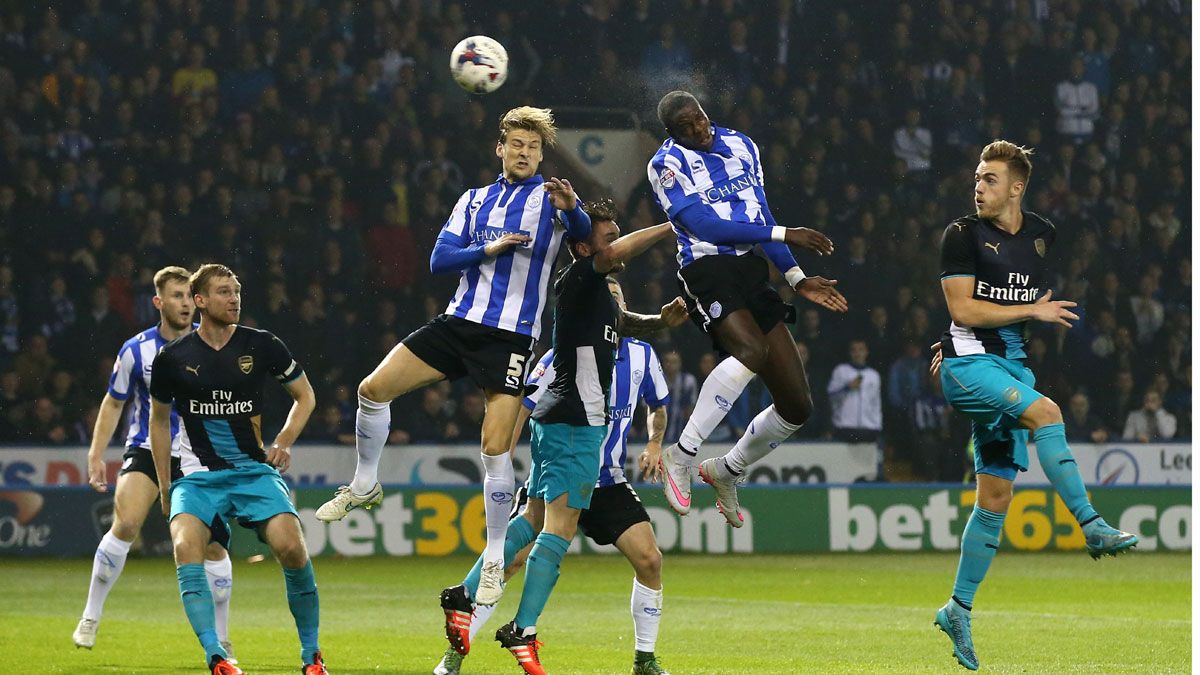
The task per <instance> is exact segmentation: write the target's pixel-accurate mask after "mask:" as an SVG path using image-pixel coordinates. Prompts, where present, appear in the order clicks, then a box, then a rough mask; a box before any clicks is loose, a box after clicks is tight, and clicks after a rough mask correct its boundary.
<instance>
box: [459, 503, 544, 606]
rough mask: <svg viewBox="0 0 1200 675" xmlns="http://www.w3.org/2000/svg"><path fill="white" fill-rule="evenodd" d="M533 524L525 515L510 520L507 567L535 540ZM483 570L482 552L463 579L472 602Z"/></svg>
mask: <svg viewBox="0 0 1200 675" xmlns="http://www.w3.org/2000/svg"><path fill="white" fill-rule="evenodd" d="M533 535H534V531H533V525H530V524H529V521H528V520H525V518H524V517H523V516H517V517H516V518H513V519H512V520H510V521H508V531H507V532H506V533H505V535H504V567H505V568H507V567H508V566H509V565H511V564H512V561H513V558H515V557H517V554H518V553H520V552H521V549H523V548H525V547H526V546H528V545H529V542H531V541H533ZM482 570H483V555H482V554H480V556H479V559H478V560H476V561H475V566H474V567H472V568H471V571H470V572H467V578H466V579H463V586H466V587H467V597H468V598H470V599H471V602H475V591H477V590H479V574H480V572H481V571H482Z"/></svg>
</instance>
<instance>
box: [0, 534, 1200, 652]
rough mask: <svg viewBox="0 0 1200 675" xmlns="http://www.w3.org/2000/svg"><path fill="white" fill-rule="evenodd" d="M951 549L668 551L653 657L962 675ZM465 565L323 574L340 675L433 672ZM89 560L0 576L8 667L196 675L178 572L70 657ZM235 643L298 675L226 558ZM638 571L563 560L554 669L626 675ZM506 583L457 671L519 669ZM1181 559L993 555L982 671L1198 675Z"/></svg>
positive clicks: (352, 565) (287, 648)
mask: <svg viewBox="0 0 1200 675" xmlns="http://www.w3.org/2000/svg"><path fill="white" fill-rule="evenodd" d="M957 561H958V556H957V554H948V553H947V554H942V553H929V554H924V553H922V554H824V555H791V556H783V555H744V556H742V555H730V556H700V555H685V556H668V557H666V558H665V559H664V563H663V579H664V589H665V601H664V609H663V619H662V628H661V632H660V634H659V637H658V648H657V650H656V651H657V653H658V655H659V656H660V658H661V662H662V663H663V665H664V666H665V667H666V668H667V669H668V670H669V671H670V672H671V673H673V675H685V674H687V673H720V674H727V673H876V672H880V673H955V672H966V671H964V670H963V669H962V668H961V667H960V666H959V665H958V664H957V662H956V661H955V660H954V657H953V656H952V655H951V648H950V642H949V640H948V639H947V638H946V636H945V635H943V634H942V633H941V632H940V631H938V630H937V629H936V628H934V627H933V625H932V624H933V616H934V613H935V612H936V611H937V609H938V607H940V606H941V605H942V604H943V603H944V602H945V601H946V599H947V598H948V597H949V594H950V589H951V585H952V583H953V578H954V571H955V566H956V564H957ZM472 562H473V561H472V560H470V559H467V558H465V557H452V558H437V559H431V558H357V559H318V560H316V561H315V562H314V564H315V566H316V575H317V584H318V586H319V588H320V594H321V647H322V650H323V651H324V654H325V659H326V665H327V666H328V668H329V670H330V673H332V674H333V675H349V674H365V673H429V672H431V671H432V669H433V667H434V665H435V664H436V663H437V662H438V660H439V659H440V658H441V655H442V653H443V651H444V650H445V648H446V640H445V637H444V636H443V629H442V621H443V615H442V612H441V609H440V607H439V605H438V593H439V591H440V590H441V589H442V588H443V587H445V586H451V585H454V584H457V583H459V582H460V581H461V579H462V577H463V575H464V574H465V573H466V571H467V569H468V567H469V566H470V564H471V563H472ZM91 564H92V563H91V561H90V560H65V561H64V560H16V559H7V560H4V561H3V563H0V570H2V572H3V576H2V577H0V578H2V579H3V581H2V586H0V587H2V588H3V589H4V590H3V601H2V602H0V653H2V654H3V655H4V658H5V661H6V667H5V670H6V671H8V672H40V673H155V674H162V673H181V672H192V673H203V672H207V669H206V668H205V665H204V661H203V658H204V657H203V654H202V651H201V649H200V647H199V644H198V643H197V641H196V638H195V636H194V635H193V634H192V631H191V629H190V627H189V626H188V624H187V619H186V618H185V616H184V613H183V606H182V603H181V602H180V600H179V590H178V586H177V585H176V581H175V568H174V565H173V563H172V562H171V561H170V560H168V559H165V558H152V559H146V558H131V559H130V560H129V562H128V564H127V565H126V567H125V571H124V574H123V575H122V576H121V578H120V580H119V581H118V582H117V585H116V587H115V588H114V589H113V591H112V593H111V594H110V595H109V597H108V603H107V605H106V607H105V612H104V617H103V619H102V621H101V623H100V631H99V635H98V639H97V641H96V647H95V649H94V650H92V651H88V650H85V649H76V648H75V646H74V645H73V644H72V642H71V631H72V630H74V628H75V624H76V622H77V621H78V620H79V615H80V613H81V611H82V610H83V605H84V601H85V600H86V594H87V588H88V580H89V576H90V574H91ZM233 578H234V588H233V600H232V609H231V613H230V638H231V640H232V641H233V644H234V648H235V650H236V653H237V656H238V658H239V659H240V660H241V667H242V668H243V669H245V670H246V672H247V673H295V672H298V668H299V665H300V660H299V643H298V641H297V638H296V631H295V627H294V624H293V623H292V617H291V614H289V613H288V609H287V601H286V598H285V597H284V588H283V576H282V574H281V573H280V571H279V567H278V565H277V564H276V563H275V562H273V561H272V560H270V559H268V560H266V561H263V562H258V563H250V562H248V561H246V560H243V559H236V558H235V561H234V574H233ZM632 581H633V572H632V569H631V568H630V567H629V564H628V563H627V562H626V561H625V560H624V558H621V557H618V556H568V557H567V559H566V560H565V561H564V564H563V570H562V576H561V577H560V579H559V582H558V586H557V588H556V589H555V592H554V595H553V596H552V597H551V598H550V604H549V606H548V607H547V609H546V612H545V613H544V614H543V615H542V618H541V620H540V621H539V622H538V637H539V639H541V640H542V641H543V642H544V643H545V644H544V646H543V648H542V652H541V656H542V663H543V665H544V666H545V668H546V669H547V671H548V672H550V673H554V674H556V675H557V674H559V673H563V674H567V673H606V674H608V673H628V672H629V669H630V667H631V665H632V662H633V654H634V647H633V624H632V619H631V618H630V614H629V596H630V590H631V585H632ZM521 586H522V583H521V579H520V577H519V576H518V577H517V578H514V579H513V581H512V582H511V583H510V584H509V587H508V590H507V592H506V594H505V597H504V599H503V600H501V602H500V605H499V607H498V609H497V611H496V613H495V614H494V615H493V617H492V620H491V621H489V622H488V624H487V625H486V626H485V627H484V628H483V629H482V630H481V631H480V633H479V635H478V636H477V637H476V640H475V642H474V643H473V644H472V649H471V654H470V656H468V657H467V659H466V661H465V663H464V664H463V671H462V672H463V673H519V672H521V671H520V668H519V667H518V666H517V664H516V661H515V659H514V658H513V657H512V656H511V655H509V653H508V652H507V651H505V650H504V649H502V648H501V647H500V646H499V645H498V644H497V643H496V642H495V640H494V639H493V638H494V635H495V631H496V629H497V628H499V627H500V626H501V625H502V624H503V623H504V622H506V621H508V620H510V619H511V618H512V616H513V615H514V614H515V612H516V606H517V603H518V600H519V596H520V591H521ZM1191 591H1192V583H1191V555H1190V554H1179V553H1142V554H1139V553H1136V552H1135V553H1132V554H1129V555H1123V556H1121V557H1119V558H1116V559H1113V558H1105V559H1104V560H1102V561H1100V562H1094V561H1092V560H1091V559H1090V558H1089V557H1088V556H1087V554H1085V553H1036V554H1020V553H1009V552H1002V553H1001V554H1000V555H999V556H997V559H996V561H995V562H994V563H993V565H992V568H991V571H990V573H989V575H988V578H987V581H986V582H985V583H984V585H983V587H982V588H981V589H980V592H979V595H978V596H977V597H976V600H975V617H974V634H975V647H976V651H977V652H978V654H979V658H980V661H981V664H982V671H983V672H995V673H1018V672H1019V673H1071V672H1079V673H1085V672H1086V673H1097V672H1105V673H1134V672H1138V673H1184V672H1190V671H1191V652H1192V644H1191V635H1192V617H1191Z"/></svg>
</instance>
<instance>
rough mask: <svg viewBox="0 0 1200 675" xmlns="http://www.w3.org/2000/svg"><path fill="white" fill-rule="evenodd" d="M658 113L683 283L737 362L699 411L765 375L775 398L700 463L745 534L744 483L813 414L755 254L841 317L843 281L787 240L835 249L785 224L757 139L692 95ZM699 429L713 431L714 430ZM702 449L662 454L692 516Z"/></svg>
mask: <svg viewBox="0 0 1200 675" xmlns="http://www.w3.org/2000/svg"><path fill="white" fill-rule="evenodd" d="M658 114H659V121H660V122H661V123H662V125H663V127H664V128H665V129H666V131H667V133H668V134H669V135H670V137H669V138H667V140H666V141H664V142H663V144H662V146H661V147H660V148H659V149H658V152H656V153H655V154H654V157H653V158H651V160H650V163H649V165H648V166H647V174H648V176H649V179H650V184H651V187H652V188H653V190H654V196H655V198H656V199H657V200H658V204H659V206H660V207H662V209H663V211H665V212H666V214H667V217H669V218H670V219H671V223H672V224H673V225H674V227H675V234H676V238H677V245H678V255H677V259H678V261H679V273H678V277H679V286H680V288H681V289H682V290H683V293H684V297H685V298H686V299H687V303H688V310H689V312H691V315H692V319H693V320H694V321H695V322H696V324H697V325H698V326H699V327H700V328H701V329H702V330H704V332H705V333H707V334H708V335H709V336H710V337H711V338H712V340H713V344H714V346H716V347H717V348H719V349H720V350H721V351H722V352H724V353H726V354H729V355H730V357H731V358H730V359H726V360H725V362H723V364H722V367H721V368H720V371H721V372H720V373H719V374H718V376H717V377H711V376H710V377H709V378H706V379H705V382H704V384H703V386H702V388H701V391H700V395H699V397H698V398H697V404H696V409H695V410H694V411H693V413H692V415H693V417H695V416H698V415H699V416H704V417H716V418H719V417H722V416H724V415H725V413H726V412H728V405H729V402H730V401H735V400H737V398H738V396H739V395H740V394H741V392H742V389H744V388H745V386H746V384H748V383H749V381H750V379H752V378H753V376H754V374H757V375H758V376H760V377H762V379H763V383H764V384H766V386H767V389H768V390H769V391H770V392H771V397H772V399H773V400H774V404H773V405H772V406H770V407H768V408H767V409H766V410H763V411H762V412H761V413H759V414H758V416H757V417H755V419H754V420H753V422H751V424H750V425H749V427H748V428H747V431H746V434H745V435H744V436H742V438H741V439H739V440H738V442H737V443H736V444H735V445H734V447H733V449H732V450H730V451H729V452H728V453H727V454H726V455H725V456H724V457H717V458H712V459H709V460H706V461H705V462H704V463H702V464H701V465H700V477H701V478H702V479H703V480H704V481H705V482H707V483H709V484H710V485H712V486H713V488H714V491H715V492H716V494H717V506H718V508H720V510H721V512H722V513H723V514H724V515H725V519H726V521H727V522H728V523H729V524H730V525H732V526H733V527H741V526H742V515H741V513H739V511H738V500H737V482H738V481H739V480H740V479H741V477H742V476H743V475H745V472H746V470H747V468H748V467H749V466H750V465H751V464H753V463H754V462H755V461H757V460H759V459H761V458H762V457H765V456H766V455H767V454H769V453H770V452H771V450H772V449H774V448H775V447H776V446H778V445H779V443H781V442H782V441H784V440H785V439H787V438H788V437H789V436H791V435H792V434H793V433H794V432H795V431H796V430H797V429H799V428H800V426H801V425H803V424H804V423H805V422H806V421H808V417H809V415H810V414H811V413H812V396H811V394H810V392H809V389H808V378H807V375H806V374H805V372H804V363H803V361H801V359H800V354H799V352H798V351H797V350H796V343H795V341H794V340H793V339H792V335H791V333H790V332H788V330H787V328H786V326H784V325H783V319H784V318H785V316H786V315H787V312H788V308H787V306H786V305H785V304H784V303H783V301H782V300H781V299H780V297H779V294H778V293H776V292H775V289H774V288H772V287H771V286H770V285H769V283H768V280H769V271H768V268H767V262H766V261H765V260H763V259H762V258H760V257H758V256H755V255H751V250H752V249H753V247H754V246H755V245H761V247H762V250H763V253H764V255H765V256H766V257H767V258H768V259H769V260H770V261H771V263H772V264H774V265H775V267H776V269H778V270H779V271H780V272H781V273H782V274H783V275H784V278H785V279H787V283H788V285H789V286H791V287H792V288H793V289H795V291H796V293H797V294H798V295H799V296H801V297H803V298H805V299H807V300H809V301H811V302H814V303H816V304H818V305H820V306H822V307H825V308H826V309H829V310H832V311H837V312H844V311H846V309H847V305H846V299H845V298H844V297H842V295H841V293H839V292H838V291H837V289H836V288H835V285H836V284H837V282H836V281H830V280H827V279H824V278H822V277H810V276H807V275H805V274H804V272H803V271H802V270H801V269H800V266H799V265H797V264H796V259H795V257H794V256H793V255H792V252H791V250H789V249H788V246H787V245H788V244H795V245H797V246H802V247H804V248H808V249H810V250H813V251H816V252H817V253H818V254H821V255H828V254H831V253H833V243H832V242H830V241H829V239H828V238H827V237H826V236H825V235H823V234H821V233H820V232H816V231H814V230H810V229H808V228H803V227H797V228H784V227H780V226H779V225H777V224H776V221H775V218H774V216H773V215H772V214H771V210H770V208H769V207H768V206H767V198H766V193H765V192H764V191H763V186H764V185H765V183H764V177H763V170H762V162H761V161H760V158H759V152H758V146H757V145H755V143H754V141H752V140H750V138H749V137H748V136H746V135H745V134H742V133H739V132H737V131H734V130H732V129H726V128H723V127H718V126H715V125H713V124H712V123H711V121H710V120H709V118H708V115H707V114H706V113H705V112H704V108H703V107H702V106H701V105H700V102H699V101H697V100H696V98H695V97H694V96H692V95H691V94H689V93H687V92H684V91H673V92H670V93H669V94H667V95H666V96H664V97H663V98H662V100H661V101H659V105H658ZM714 373H717V371H715V370H714ZM722 401H724V402H725V406H724V407H722V406H721V402H722ZM713 425H715V423H714V424H713ZM692 426H693V425H689V427H692ZM699 426H703V427H705V428H707V430H708V431H709V432H711V428H712V427H711V426H710V425H708V424H704V425H699ZM698 435H699V434H696V435H693V437H694V438H695V437H696V436H698ZM705 435H706V434H705ZM702 440H703V439H701V438H696V439H695V440H694V441H693V442H697V441H702ZM697 450H698V446H697V447H687V446H685V445H684V444H683V443H675V444H673V445H671V446H668V447H667V448H665V449H664V451H663V458H662V461H663V469H664V480H663V484H664V490H663V491H664V493H665V494H666V497H667V502H668V503H669V504H670V505H671V507H672V508H673V509H675V511H677V512H678V513H680V514H681V515H685V514H687V513H688V511H689V510H690V508H691V492H692V488H691V481H692V475H693V473H694V472H695V464H696V460H697V457H696V454H697Z"/></svg>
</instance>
